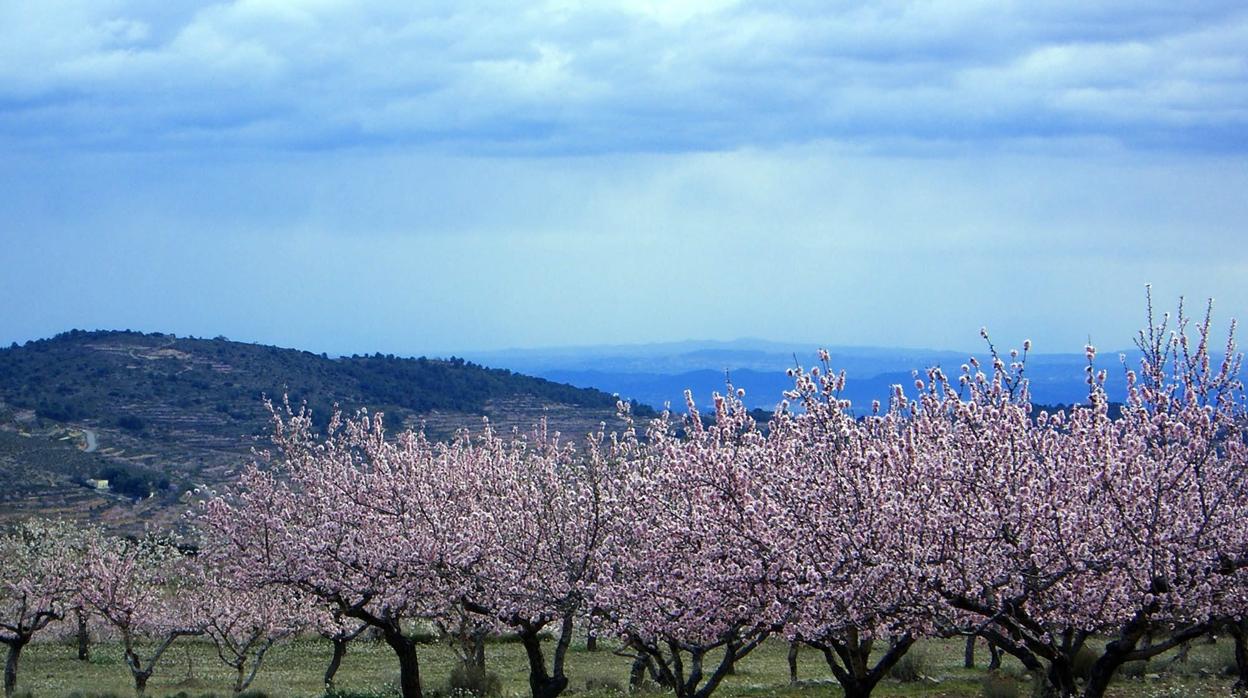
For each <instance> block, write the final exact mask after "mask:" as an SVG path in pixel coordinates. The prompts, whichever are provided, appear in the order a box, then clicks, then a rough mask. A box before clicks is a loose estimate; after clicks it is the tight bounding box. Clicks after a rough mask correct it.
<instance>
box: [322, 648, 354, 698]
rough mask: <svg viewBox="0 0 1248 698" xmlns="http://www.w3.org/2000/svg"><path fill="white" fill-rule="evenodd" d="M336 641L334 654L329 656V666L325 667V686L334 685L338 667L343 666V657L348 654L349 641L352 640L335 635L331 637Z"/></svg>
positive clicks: (328, 687)
mask: <svg viewBox="0 0 1248 698" xmlns="http://www.w3.org/2000/svg"><path fill="white" fill-rule="evenodd" d="M331 641H332V642H333V643H334V655H333V656H332V657H330V658H329V666H328V667H326V668H325V688H326V689H330V688H333V687H334V676H335V675H336V674H337V673H338V667H340V666H342V658H343V657H345V656H347V643H349V642H350V640H347V639H343V638H339V637H335V638H331Z"/></svg>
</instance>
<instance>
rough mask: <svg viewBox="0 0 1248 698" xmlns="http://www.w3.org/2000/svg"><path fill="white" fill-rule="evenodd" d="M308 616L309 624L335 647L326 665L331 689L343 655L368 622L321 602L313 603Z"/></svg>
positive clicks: (325, 679) (327, 684) (326, 675)
mask: <svg viewBox="0 0 1248 698" xmlns="http://www.w3.org/2000/svg"><path fill="white" fill-rule="evenodd" d="M308 616H309V624H310V625H311V626H312V627H314V628H316V631H317V633H318V634H320V636H321V637H323V638H325V639H326V640H329V641H330V643H331V644H332V645H333V647H334V651H333V654H332V655H330V658H329V665H328V666H326V667H325V676H324V683H325V690H326V691H329V690H332V689H333V688H334V676H335V675H337V673H338V667H340V666H341V665H342V659H343V657H346V656H347V646H348V645H350V644H351V642H352V641H354V640H355V638H357V637H359V636H360V634H361V633H363V632H364V631H365V630H368V623H365V622H364V621H361V620H358V619H355V618H348V617H346V616H345V615H343V613H342V609H341V608H338V607H337V606H326V605H324V604H323V603H320V602H313V603H312V606H311V607H310V608H309V609H308Z"/></svg>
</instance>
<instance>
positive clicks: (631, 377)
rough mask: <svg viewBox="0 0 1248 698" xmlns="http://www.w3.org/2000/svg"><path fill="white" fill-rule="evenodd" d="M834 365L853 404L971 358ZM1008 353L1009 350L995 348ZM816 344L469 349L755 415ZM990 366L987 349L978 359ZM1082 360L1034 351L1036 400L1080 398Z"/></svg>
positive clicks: (488, 360)
mask: <svg viewBox="0 0 1248 698" xmlns="http://www.w3.org/2000/svg"><path fill="white" fill-rule="evenodd" d="M827 349H828V351H829V353H830V354H831V357H832V368H833V369H834V370H838V371H839V370H844V371H845V373H846V376H847V382H846V390H845V396H846V398H847V399H849V400H851V401H852V402H853V403H854V405H856V406H860V407H862V406H866V405H869V404H870V403H871V401H872V400H875V399H879V400H882V401H883V400H887V398H888V396H889V394H890V390H891V387H892V386H893V385H897V384H900V385H903V386H906V387H907V388H909V386H911V385H912V384H913V382H914V377H913V372H914V371H916V370H918V371H922V370H924V369H926V368H929V367H932V366H941V367H943V368H945V370H946V373H950V374H952V375H956V374H957V372H958V370H959V367H960V366H961V365H962V364H963V363H965V362H966V360H967V359H968V358H969V356H970V355H969V354H965V353H961V352H952V351H942V350H935V349H899V348H890V347H853V346H832V347H827ZM999 349H1000V350H1003V351H1008V349H1002V348H999ZM817 350H818V347H815V346H812V345H800V344H782V343H778V342H769V341H765V340H756V339H741V340H736V341H731V342H697V341H690V342H671V343H662V344H640V345H631V346H630V345H612V346H591V347H567V348H554V349H518V350H508V351H499V352H470V353H469V356H470V357H471V358H472V359H473V360H475V361H479V362H481V363H483V364H488V365H491V366H503V367H506V368H510V369H512V370H514V371H519V372H521V373H525V374H529V375H533V376H540V377H542V378H546V379H549V380H552V381H557V382H560V383H569V384H571V385H576V386H582V387H594V388H598V389H600V390H604V391H607V392H612V393H618V394H619V395H622V396H625V397H628V398H631V399H634V400H637V401H638V402H641V403H644V404H648V405H652V406H655V407H661V406H662V405H664V404H665V403H670V404H672V405H673V407H675V408H677V409H681V410H683V403H684V397H683V395H684V391H685V390H686V389H688V390H692V392H693V395H694V398H695V400H696V401H697V403H698V404H699V405H706V404H709V402H710V397H711V394H712V392H714V391H720V392H723V390H724V386H725V381H726V380H731V381H732V383H733V385H734V386H735V387H738V388H744V389H745V391H746V402H747V404H748V405H749V406H750V407H752V408H760V409H771V408H774V407H775V406H776V404H777V403H778V402H779V401H780V400H781V399H782V397H783V396H782V393H783V391H785V390H787V389H789V388H791V387H792V381H791V380H790V379H789V378H788V376H787V375H786V374H785V371H786V369H789V368H792V367H793V366H795V365H802V366H805V367H807V368H809V367H810V366H812V365H815V364H817V361H818V359H817ZM1124 353H1125V355H1126V356H1127V361H1128V363H1129V364H1130V365H1131V366H1132V367H1134V366H1136V365H1137V364H1138V361H1139V353H1138V352H1137V351H1135V350H1131V351H1128V352H1124ZM975 355H976V356H978V357H979V359H980V360H981V361H982V362H984V363H985V364H987V356H988V351H987V350H986V349H985V350H984V351H982V352H978V353H976V354H975ZM1118 356H1119V355H1118V352H1110V353H1103V354H1102V355H1101V358H1100V360H1099V361H1098V364H1097V365H1098V367H1101V368H1105V369H1107V371H1108V375H1109V380H1108V381H1107V388H1108V390H1109V393H1110V397H1111V399H1113V400H1121V399H1122V393H1123V390H1124V383H1123V371H1122V367H1121V365H1120V364H1119V359H1118ZM1086 366H1087V359H1086V358H1085V357H1084V355H1083V354H1082V353H1079V354H1074V353H1072V354H1033V355H1031V356H1029V357H1028V359H1027V369H1026V375H1027V376H1028V378H1029V379H1030V381H1031V391H1032V398H1033V401H1034V402H1036V403H1040V404H1047V405H1055V404H1072V403H1076V402H1081V401H1084V400H1086V398H1087V384H1086V383H1085V382H1084V381H1085V377H1086V374H1085V372H1084V368H1085V367H1086Z"/></svg>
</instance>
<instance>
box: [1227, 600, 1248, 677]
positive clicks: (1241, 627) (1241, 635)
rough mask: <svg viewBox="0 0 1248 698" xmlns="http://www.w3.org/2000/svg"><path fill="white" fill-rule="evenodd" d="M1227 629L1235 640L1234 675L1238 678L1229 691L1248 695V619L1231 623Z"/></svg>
mask: <svg viewBox="0 0 1248 698" xmlns="http://www.w3.org/2000/svg"><path fill="white" fill-rule="evenodd" d="M1228 629H1229V630H1230V633H1231V637H1232V638H1233V639H1234V640H1235V673H1236V676H1237V677H1238V678H1236V680H1235V685H1234V686H1232V687H1231V690H1232V691H1235V692H1237V693H1248V618H1243V619H1241V620H1238V621H1232V622H1231V623H1230V624H1229V626H1228Z"/></svg>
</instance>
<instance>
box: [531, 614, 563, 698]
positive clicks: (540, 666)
mask: <svg viewBox="0 0 1248 698" xmlns="http://www.w3.org/2000/svg"><path fill="white" fill-rule="evenodd" d="M520 644H522V645H524V654H525V656H526V657H527V658H528V660H529V691H530V692H531V693H532V694H533V698H555V696H558V695H559V694H560V693H563V691H564V689H566V688H567V687H568V677H566V676H564V675H563V668H562V667H561V666H560V667H557V668H556V669H555V671H553V672H547V670H546V657H545V654H544V653H543V652H542V640H541V638H540V637H539V636H538V630H536V629H532V628H526V629H524V630H522V631H521V632H520Z"/></svg>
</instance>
